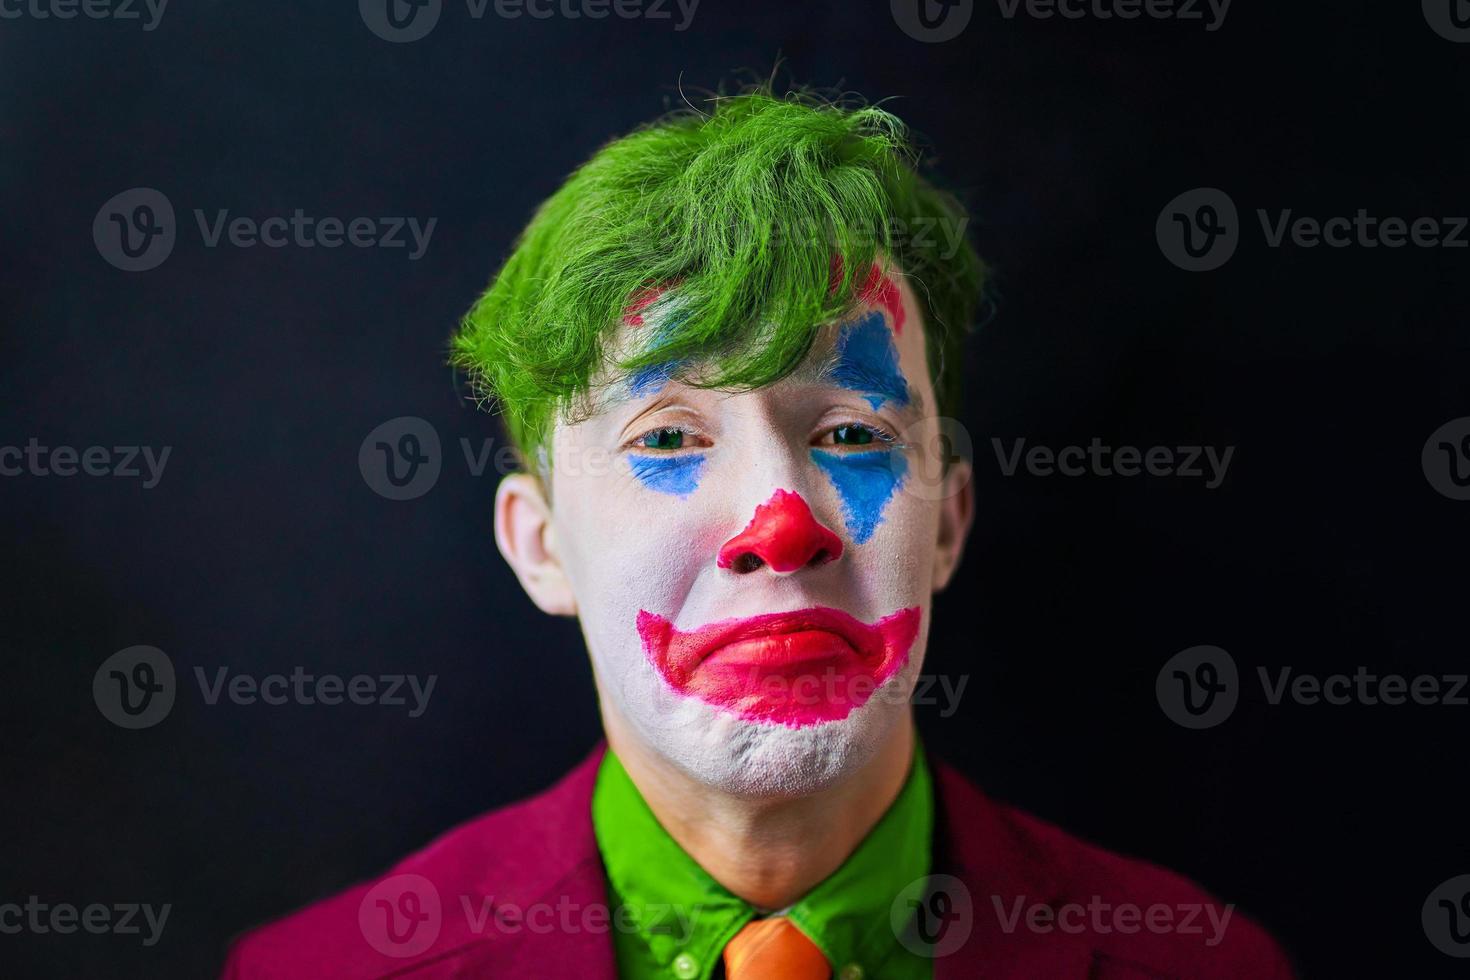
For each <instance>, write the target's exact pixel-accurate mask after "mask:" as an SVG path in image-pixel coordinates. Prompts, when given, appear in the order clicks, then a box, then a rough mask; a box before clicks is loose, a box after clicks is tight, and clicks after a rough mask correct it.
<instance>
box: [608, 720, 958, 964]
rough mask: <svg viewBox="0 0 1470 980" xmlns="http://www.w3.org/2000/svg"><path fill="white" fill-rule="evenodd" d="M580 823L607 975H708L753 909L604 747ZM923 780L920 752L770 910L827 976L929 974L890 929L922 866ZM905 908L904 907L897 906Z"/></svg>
mask: <svg viewBox="0 0 1470 980" xmlns="http://www.w3.org/2000/svg"><path fill="white" fill-rule="evenodd" d="M592 826H593V830H594V832H595V834H596V835H597V846H598V849H599V850H600V851H601V852H602V862H603V865H604V866H605V867H606V869H607V879H608V899H609V901H610V904H611V905H612V907H613V913H612V916H611V919H612V931H613V944H614V949H615V952H616V954H617V961H618V975H619V976H620V977H623V978H625V980H654V978H658V980H668V978H673V980H696V978H698V980H708V978H709V977H711V976H712V975H716V970H717V968H718V967H719V966H720V964H721V962H722V957H723V953H724V949H725V944H726V943H728V942H729V941H730V939H731V938H732V937H733V936H734V935H735V934H736V933H737V932H739V931H740V929H741V928H742V927H743V926H744V925H745V924H746V923H747V922H749V921H750V920H751V919H753V918H755V917H756V914H757V911H756V909H755V908H754V907H753V906H751V905H750V904H748V903H747V902H745V901H743V900H742V899H740V898H737V897H736V896H735V895H733V894H731V893H730V892H729V891H727V890H726V889H725V888H724V887H723V886H722V885H720V883H719V882H717V881H715V880H714V879H713V878H712V877H710V875H709V874H708V873H707V872H706V871H705V870H704V869H703V868H701V867H700V866H699V865H698V864H697V863H695V861H694V859H693V858H691V857H690V856H689V855H688V854H687V853H685V851H684V849H683V848H682V847H680V846H679V845H678V844H677V843H676V842H675V841H674V839H673V838H672V837H670V836H669V834H668V831H666V830H664V828H663V826H662V825H660V824H659V822H658V819H657V818H656V817H654V815H653V812H652V811H651V810H649V808H648V804H647V803H645V802H644V801H643V797H642V795H641V794H640V793H639V792H638V788H637V787H636V786H634V785H633V781H632V780H631V779H629V778H628V773H627V771H626V770H625V769H624V768H623V765H622V763H621V762H619V761H618V759H617V757H616V756H614V755H613V753H612V752H611V751H609V752H608V753H607V754H606V755H605V756H604V757H603V760H602V765H601V767H600V768H599V769H598V772H597V785H596V786H595V787H594V789H593V791H592ZM933 833H934V791H933V786H932V784H931V782H930V778H929V769H928V766H927V765H926V763H925V761H924V753H923V751H922V749H921V748H919V746H918V744H917V742H915V748H914V763H913V766H912V768H911V769H910V770H909V776H908V779H907V780H906V781H905V783H904V786H903V789H902V790H900V791H899V794H898V798H897V799H895V800H894V801H893V805H892V806H890V807H889V808H888V811H887V812H886V813H884V814H883V816H882V818H881V819H879V821H878V823H877V824H875V825H874V827H873V829H872V830H871V831H870V832H869V833H868V836H867V837H865V838H863V841H862V843H860V844H859V845H858V846H857V849H856V850H855V851H853V852H852V854H851V856H849V857H848V859H847V861H846V862H845V863H843V865H842V866H841V867H840V868H838V869H837V870H836V871H835V872H833V873H832V874H831V876H829V877H828V878H826V879H825V880H824V881H822V882H821V883H820V884H818V885H817V886H816V887H815V888H813V889H812V890H811V891H810V892H808V893H807V894H806V895H805V896H804V897H803V898H801V899H800V900H799V901H797V902H796V904H794V905H792V906H791V907H790V908H789V909H783V910H782V914H784V915H787V916H789V917H790V919H791V922H792V924H793V925H795V926H796V927H797V928H799V929H800V930H801V931H802V932H804V933H805V934H806V935H807V936H808V937H809V938H810V939H811V940H812V942H814V943H816V945H817V948H819V949H820V950H821V951H822V953H823V954H824V955H826V957H827V961H828V962H829V963H830V964H831V966H832V974H833V976H834V977H836V978H839V980H859V978H866V980H875V978H881V980H890V978H893V980H911V978H912V980H929V978H931V977H932V976H933V961H932V960H929V959H926V958H924V957H921V956H918V955H916V954H915V953H913V952H910V951H909V950H908V949H907V948H905V947H904V946H903V945H902V944H901V943H900V942H899V941H898V939H897V938H896V935H895V933H894V929H893V926H892V924H891V923H890V912H891V909H892V907H893V905H894V902H895V901H896V899H897V897H898V895H899V893H900V892H902V891H904V890H905V888H906V887H907V886H909V885H911V884H912V883H913V882H914V881H915V880H916V879H920V878H923V877H925V876H926V875H928V874H929V862H930V844H931V841H932V839H933ZM905 911H906V912H907V910H905Z"/></svg>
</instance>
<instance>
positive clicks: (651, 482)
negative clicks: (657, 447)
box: [628, 453, 705, 497]
mask: <svg viewBox="0 0 1470 980" xmlns="http://www.w3.org/2000/svg"><path fill="white" fill-rule="evenodd" d="M704 460H705V457H704V454H703V453H680V454H679V455H677V456H672V455H670V456H630V457H629V458H628V465H629V466H630V467H631V468H632V470H633V475H634V476H635V477H637V478H638V482H640V483H642V484H643V485H644V486H645V487H647V488H648V489H650V490H656V491H658V492H659V493H667V494H670V495H672V496H675V497H687V496H689V495H690V494H691V493H693V492H694V491H695V490H697V489H699V474H700V471H701V470H703V469H704Z"/></svg>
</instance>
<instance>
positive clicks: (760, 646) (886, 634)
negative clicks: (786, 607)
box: [637, 606, 919, 728]
mask: <svg viewBox="0 0 1470 980" xmlns="http://www.w3.org/2000/svg"><path fill="white" fill-rule="evenodd" d="M637 628H638V636H639V637H640V638H641V639H642V641H643V652H644V654H645V655H646V656H647V657H648V659H649V662H650V663H651V664H653V667H654V669H655V670H657V671H658V673H659V676H660V677H662V678H663V679H664V681H665V682H667V683H668V684H669V686H670V687H672V688H673V689H674V690H675V691H677V692H679V693H680V694H684V695H687V696H689V697H694V698H698V699H699V700H700V701H703V702H704V703H705V704H708V705H711V706H713V707H716V708H719V709H721V710H723V711H726V712H728V713H730V714H734V715H738V716H739V717H741V718H744V719H745V720H747V721H768V722H775V723H777V724H781V725H785V726H787V727H788V728H802V727H805V726H808V725H816V724H821V723H823V722H828V721H841V720H842V719H843V718H846V717H847V716H848V715H849V714H851V713H852V712H853V710H854V709H856V708H859V707H861V706H862V705H863V704H865V703H867V701H868V699H869V698H870V697H872V695H873V692H874V691H875V690H877V689H878V687H879V686H880V685H882V684H883V682H884V681H886V680H888V678H890V677H892V676H893V675H894V674H895V673H897V672H898V671H899V670H900V669H901V668H902V667H903V666H904V664H906V663H908V660H909V652H910V650H911V649H912V647H913V645H914V638H915V637H916V636H918V632H919V607H918V606H910V607H909V608H907V609H900V610H898V611H897V612H895V613H892V614H890V615H888V616H884V617H883V618H882V619H880V620H878V621H877V622H875V623H864V622H863V621H862V620H860V619H857V618H856V617H854V616H851V615H849V614H847V613H845V612H843V611H842V610H840V609H831V608H827V607H823V606H818V607H814V608H811V609H799V610H796V611H794V612H784V613H767V614H765V615H761V616H751V617H749V618H746V619H725V620H721V621H719V622H715V623H710V624H709V625H707V626H701V627H699V628H698V629H694V630H689V631H688V632H685V631H683V630H680V629H678V628H677V627H676V626H674V624H673V623H672V622H670V621H669V620H667V619H665V618H664V617H662V616H659V615H657V614H655V613H651V612H648V611H647V610H639V612H638V621H637Z"/></svg>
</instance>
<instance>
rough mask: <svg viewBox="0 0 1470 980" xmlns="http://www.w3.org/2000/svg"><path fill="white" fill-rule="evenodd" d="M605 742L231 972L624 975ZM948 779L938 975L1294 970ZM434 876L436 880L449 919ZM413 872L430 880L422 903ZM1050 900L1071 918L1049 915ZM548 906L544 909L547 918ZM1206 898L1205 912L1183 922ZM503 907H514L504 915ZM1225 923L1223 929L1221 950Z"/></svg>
mask: <svg viewBox="0 0 1470 980" xmlns="http://www.w3.org/2000/svg"><path fill="white" fill-rule="evenodd" d="M603 751H604V749H603V747H601V746H599V747H598V748H597V749H596V750H594V751H593V753H592V754H591V755H590V756H589V757H588V758H587V759H586V760H585V761H584V762H582V763H581V764H580V765H578V766H577V768H576V769H574V770H572V772H571V773H569V774H568V775H567V776H566V777H565V778H563V779H562V780H561V782H559V783H557V784H556V785H555V786H553V787H552V788H551V789H549V790H547V791H546V792H544V793H542V794H540V795H539V796H535V797H532V798H530V799H528V800H524V801H522V802H520V803H516V804H513V805H511V806H508V807H505V808H504V809H501V810H496V811H493V812H491V813H488V814H486V815H484V816H482V817H479V818H478V819H475V820H472V821H470V822H469V823H467V824H464V825H463V826H460V827H458V828H456V829H454V830H451V831H449V832H448V833H447V834H445V835H444V836H442V837H440V838H439V839H438V840H436V841H435V842H433V843H432V844H430V845H429V846H428V847H426V848H424V849H423V850H421V851H419V852H418V853H417V854H414V855H412V856H411V857H409V858H407V859H405V860H404V861H402V862H401V863H400V864H398V865H397V866H396V867H394V868H393V869H391V870H390V871H389V872H387V873H386V874H385V875H383V876H382V877H380V878H377V879H374V880H373V881H370V882H366V883H364V884H360V885H358V886H356V887H354V888H351V889H349V890H347V891H345V892H342V893H341V894H339V895H336V896H334V897H332V898H328V899H326V900H324V901H321V902H318V903H316V904H315V905H311V906H309V907H307V908H306V909H303V910H301V911H299V912H296V913H295V914H293V915H290V916H288V917H286V918H284V919H282V920H280V921H278V922H274V923H272V924H270V925H266V926H263V927H261V928H259V929H256V930H254V931H253V932H250V933H247V934H246V935H245V936H243V937H242V938H240V939H239V940H238V941H237V942H236V943H235V944H234V946H233V948H232V949H231V951H230V955H229V960H228V962H227V963H226V964H225V970H224V977H225V978H226V980H322V978H346V980H366V978H370V977H373V978H376V977H409V978H412V980H448V978H471V977H473V978H481V977H515V978H519V977H536V978H560V977H566V978H578V980H613V978H614V977H615V976H616V973H615V969H614V962H613V945H612V935H611V933H610V932H609V931H608V928H609V927H608V925H607V917H606V911H605V909H606V902H607V895H606V889H605V885H604V878H603V871H602V861H601V858H600V856H599V854H598V850H597V843H596V841H595V839H594V838H593V834H592V817H591V799H592V786H593V781H594V777H595V775H596V772H597V764H598V761H599V760H600V759H601V757H602V753H603ZM934 776H935V783H934V787H935V794H936V807H935V815H936V826H935V854H934V868H933V873H934V874H936V875H938V874H950V875H953V876H954V877H956V878H958V879H959V880H960V881H961V882H963V883H964V885H965V887H966V888H967V889H968V891H969V912H970V916H971V922H970V926H971V931H970V935H969V938H968V940H967V941H965V942H963V943H962V944H961V945H960V946H959V948H958V949H956V950H955V951H954V952H952V953H949V954H948V955H945V956H941V957H938V958H936V959H935V961H934V976H935V980H951V978H971V977H985V978H1012V977H1014V978H1017V980H1019V978H1027V980H1030V978H1047V980H1052V978H1055V980H1074V978H1075V980H1086V978H1092V980H1124V978H1127V980H1145V978H1161V977H1191V978H1193V977H1205V978H1216V977H1218V978H1221V980H1225V978H1230V980H1235V978H1251V980H1277V978H1288V977H1291V976H1292V972H1291V968H1290V966H1289V965H1288V963H1287V960H1286V958H1285V957H1284V956H1283V955H1282V953H1281V951H1280V950H1279V949H1278V948H1277V946H1276V944H1275V943H1274V942H1272V940H1271V938H1270V937H1269V936H1268V935H1266V933H1265V932H1263V931H1262V930H1261V929H1260V927H1259V926H1257V925H1255V924H1254V923H1253V922H1250V921H1249V920H1247V919H1246V918H1245V917H1244V916H1242V915H1239V914H1234V915H1232V916H1231V917H1230V919H1229V920H1228V921H1227V923H1226V925H1225V926H1224V928H1223V929H1220V930H1217V929H1215V928H1214V927H1212V925H1211V920H1210V918H1209V916H1208V915H1207V914H1205V913H1204V912H1201V911H1200V909H1201V907H1202V906H1203V905H1204V904H1205V903H1209V904H1211V905H1213V906H1214V907H1215V910H1216V912H1217V919H1216V921H1217V922H1218V921H1219V919H1218V916H1219V915H1220V914H1223V912H1224V907H1223V906H1220V905H1219V903H1217V902H1215V901H1214V900H1213V899H1212V898H1210V897H1209V896H1208V895H1206V894H1205V893H1204V892H1203V891H1201V890H1200V889H1199V888H1198V887H1196V886H1195V885H1193V884H1191V883H1190V882H1188V881H1186V880H1185V879H1183V878H1181V877H1179V876H1177V875H1175V874H1172V873H1170V872H1168V871H1165V870H1163V869H1160V868H1156V867H1154V866H1152V865H1149V864H1145V863H1143V862H1141V861H1135V860H1131V859H1129V858H1124V857H1119V856H1117V855H1115V854H1110V853H1108V852H1107V851H1103V850H1100V849H1099V848H1096V847H1093V846H1091V845H1088V844H1085V843H1082V842H1081V841H1079V840H1076V839H1075V838H1073V837H1070V836H1068V835H1067V834H1065V833H1063V832H1062V831H1060V830H1058V829H1057V828H1056V827H1053V826H1051V825H1050V824H1047V823H1044V822H1042V821H1040V820H1037V819H1035V818H1034V817H1031V816H1028V815H1026V814H1024V813H1021V812H1019V811H1016V810H1014V809H1011V808H1010V807H1006V806H1002V805H1000V804H997V803H994V802H992V801H990V800H989V799H987V798H986V797H985V796H984V795H983V794H981V793H980V791H979V790H978V789H976V788H975V786H973V785H972V784H971V783H970V782H969V781H968V780H966V779H965V778H964V777H963V776H961V775H960V774H959V773H957V772H955V771H954V770H953V769H951V768H949V767H948V766H945V765H943V764H942V763H939V762H938V761H937V760H936V761H935V763H934ZM398 875H418V876H422V879H420V878H396V877H395V876H398ZM423 879H427V881H428V882H429V883H431V884H432V889H431V890H433V891H437V895H438V902H439V906H440V908H439V914H438V915H434V910H433V909H432V908H431V905H432V903H433V901H434V899H433V898H432V897H430V896H429V894H428V893H427V892H425V891H424V890H423V888H424V886H423V883H422V880H423ZM405 883H412V884H413V885H414V886H415V887H413V888H410V889H409V890H410V891H414V892H415V894H414V895H413V896H411V897H409V898H408V899H405V898H404V897H403V896H404V894H405V892H404V887H405ZM375 886H378V887H377V888H376V890H375ZM1018 900H1022V901H1021V902H1020V904H1019V906H1018V905H1017V902H1018ZM379 903H382V904H381V905H380V904H379ZM1100 903H1106V905H1107V907H1108V908H1111V909H1115V910H1116V909H1117V907H1118V906H1121V905H1125V904H1126V903H1131V904H1132V905H1134V906H1137V907H1139V909H1140V910H1141V914H1139V915H1134V916H1132V917H1131V918H1128V917H1126V916H1125V915H1121V914H1116V912H1114V913H1106V912H1105V913H1102V918H1101V919H1100V920H1098V919H1096V918H1095V917H1094V916H1093V913H1091V912H1088V911H1087V907H1088V906H1089V904H1091V905H1092V906H1097V907H1101V905H1100ZM961 904H962V903H961ZM1040 905H1046V906H1050V908H1051V909H1053V910H1056V911H1057V912H1058V913H1059V914H1060V915H1062V918H1061V919H1057V920H1054V919H1052V918H1051V917H1050V913H1049V912H1047V911H1046V910H1045V909H1040V908H1038V907H1037V906H1040ZM533 906H536V907H538V909H539V910H540V911H539V916H540V918H534V917H533V913H531V911H530V909H531V907H533ZM1150 906H1165V907H1170V908H1172V909H1175V910H1176V911H1174V912H1173V913H1172V921H1174V922H1176V923H1178V924H1179V926H1180V928H1178V929H1163V928H1155V929H1149V928H1146V927H1144V925H1143V923H1144V922H1146V921H1147V920H1146V919H1145V918H1144V917H1143V916H1144V915H1147V914H1148V911H1147V910H1148V909H1149V907H1150ZM1068 907H1070V911H1067V909H1068ZM1191 907H1193V908H1194V910H1195V914H1194V916H1193V918H1192V919H1190V920H1189V921H1186V917H1188V916H1189V915H1190V911H1189V910H1190V908H1191ZM958 908H960V905H959V904H955V903H954V902H952V903H951V909H958ZM492 909H499V910H501V911H500V913H499V914H500V915H501V919H502V923H503V927H502V926H501V925H497V923H496V921H494V920H495V916H496V915H497V913H496V912H493V911H490V910H492ZM559 909H561V910H565V911H559ZM589 909H599V910H603V911H602V913H601V917H600V919H599V918H596V917H593V918H586V917H584V916H585V913H586V910H589ZM936 909H937V907H936ZM1018 909H1019V911H1020V917H1019V918H1017V917H1016V913H1017V911H1018ZM514 910H525V911H523V912H522V913H520V914H523V915H525V919H524V921H517V919H516V918H515V914H516V913H515V912H514ZM1027 910H1030V911H1029V912H1028V911H1027ZM487 913H488V916H489V917H488V918H487ZM390 914H393V915H395V916H399V915H400V914H401V915H402V916H403V917H399V918H396V919H395V921H396V923H397V927H399V931H398V933H397V934H396V935H395V936H394V937H393V938H394V939H399V940H402V941H403V942H402V945H395V944H394V942H393V941H392V940H391V939H388V938H387V937H386V933H385V932H384V930H385V929H386V928H388V924H387V922H388V920H387V916H388V915H390ZM950 914H951V916H955V915H962V914H963V913H962V912H954V911H952V912H951V913H950ZM1155 914H1156V915H1160V916H1161V915H1162V913H1160V912H1156V913H1155ZM410 915H411V916H413V917H414V918H415V919H417V920H418V923H419V925H418V926H415V925H414V924H413V923H412V922H411V920H410V919H409V918H407V916H410ZM594 915H595V913H594ZM558 917H562V918H560V919H559V918H558ZM1028 917H1029V920H1030V922H1031V925H1029V926H1028ZM559 921H560V922H570V923H572V926H571V928H564V927H562V926H560V925H558V922H559ZM960 921H961V920H959V919H956V920H955V924H956V927H957V926H958V923H959V922H960ZM1095 921H1100V922H1101V927H1100V928H1097V927H1094V924H1093V923H1094V922H1095ZM1158 921H1162V920H1158ZM1059 922H1061V923H1063V924H1065V925H1066V926H1067V928H1066V929H1063V928H1061V926H1060V925H1059V924H1058V923H1059ZM419 927H422V928H423V929H424V932H422V933H418V932H417V931H416V930H417V928H419ZM435 927H437V934H435V933H434V928H435ZM1191 929H1199V930H1201V931H1200V932H1198V933H1196V932H1192V931H1190V930H1191ZM1212 935H1218V936H1219V937H1220V938H1219V941H1218V942H1216V943H1215V944H1214V945H1206V940H1207V939H1209V938H1211V937H1212ZM429 939H432V941H431V942H427V943H426V942H425V940H429ZM374 941H375V942H376V944H377V945H376V948H375V946H374ZM940 942H941V943H943V942H944V940H943V938H941V939H940ZM418 946H424V948H423V949H419V948H418ZM382 950H386V951H382ZM390 954H391V955H390Z"/></svg>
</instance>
